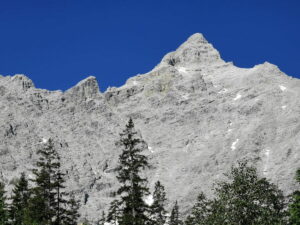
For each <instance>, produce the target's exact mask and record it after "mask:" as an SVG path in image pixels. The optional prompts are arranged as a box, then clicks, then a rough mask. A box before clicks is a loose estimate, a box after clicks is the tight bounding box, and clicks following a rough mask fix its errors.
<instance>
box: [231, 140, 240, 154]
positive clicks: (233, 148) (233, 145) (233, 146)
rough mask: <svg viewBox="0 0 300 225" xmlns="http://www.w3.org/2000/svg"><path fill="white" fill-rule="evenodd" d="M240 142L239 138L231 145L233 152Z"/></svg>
mask: <svg viewBox="0 0 300 225" xmlns="http://www.w3.org/2000/svg"><path fill="white" fill-rule="evenodd" d="M238 142H239V139H238V138H237V139H236V140H235V141H234V142H232V144H231V150H232V151H234V150H235V149H236V144H237V143H238Z"/></svg>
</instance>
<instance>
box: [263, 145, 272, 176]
mask: <svg viewBox="0 0 300 225" xmlns="http://www.w3.org/2000/svg"><path fill="white" fill-rule="evenodd" d="M269 159H270V149H269V148H266V149H264V159H263V162H264V168H263V174H264V175H266V174H267V172H268V168H269Z"/></svg>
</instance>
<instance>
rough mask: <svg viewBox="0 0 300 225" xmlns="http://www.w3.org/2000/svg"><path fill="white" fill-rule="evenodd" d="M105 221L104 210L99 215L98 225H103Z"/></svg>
mask: <svg viewBox="0 0 300 225" xmlns="http://www.w3.org/2000/svg"><path fill="white" fill-rule="evenodd" d="M105 222H106V218H105V212H104V211H102V215H101V218H100V220H99V222H98V225H104V224H105Z"/></svg>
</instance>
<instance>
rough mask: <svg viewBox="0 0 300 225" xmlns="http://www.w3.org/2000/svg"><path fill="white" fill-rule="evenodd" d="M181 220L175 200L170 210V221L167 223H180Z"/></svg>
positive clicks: (176, 224)
mask: <svg viewBox="0 0 300 225" xmlns="http://www.w3.org/2000/svg"><path fill="white" fill-rule="evenodd" d="M181 224H182V221H181V219H180V216H179V207H178V203H177V201H176V202H175V205H174V207H173V209H172V211H171V216H170V222H169V225H181Z"/></svg>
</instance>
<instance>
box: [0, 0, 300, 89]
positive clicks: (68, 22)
mask: <svg viewBox="0 0 300 225" xmlns="http://www.w3.org/2000/svg"><path fill="white" fill-rule="evenodd" d="M299 4H300V3H299V1H294V0H291V1H279V0H276V1H243V2H240V1H217V0H213V1H189V2H188V4H187V3H186V2H183V1H168V0H167V1H163V2H161V1H151V2H139V1H133V0H129V1H126V2H125V1H94V0H92V1H89V2H82V1H68V0H63V1H42V2H41V1H35V0H29V1H20V0H15V1H6V0H4V1H1V2H0V12H1V13H0V29H1V32H2V35H1V37H0V49H1V54H0V74H1V75H13V74H26V75H27V76H28V77H30V78H31V79H32V80H33V82H34V83H35V85H36V87H38V88H44V89H49V90H57V89H61V90H67V89H68V88H70V87H72V86H73V85H75V84H76V83H78V82H79V81H80V80H83V79H84V78H86V77H87V76H89V75H93V76H95V77H96V78H97V80H98V82H99V86H100V89H101V91H105V90H106V88H107V87H108V86H116V87H119V86H121V85H123V84H125V81H126V80H127V79H128V78H129V77H132V76H134V75H136V74H139V73H146V72H148V71H149V70H151V69H152V67H153V65H156V64H157V63H159V60H160V58H161V57H162V56H163V55H164V54H165V53H166V52H170V51H173V50H174V49H175V48H176V47H177V46H178V45H179V44H181V43H182V42H183V41H184V40H186V39H187V37H189V36H190V35H192V34H193V33H197V32H201V33H203V34H204V35H205V37H206V38H207V39H208V40H210V42H211V43H212V44H213V45H214V46H215V47H216V49H218V50H219V51H220V52H221V53H222V58H223V59H224V60H225V61H226V62H230V61H233V63H234V64H235V65H236V66H238V67H242V68H252V67H253V66H254V65H257V64H262V63H264V62H265V61H268V62H270V63H271V64H275V65H277V66H278V67H279V68H280V69H281V70H282V71H283V72H285V73H286V74H288V75H290V76H293V77H298V78H299V76H300V74H299V67H298V62H299V55H298V49H300V46H299V45H300V43H299V42H298V40H299V38H300V32H299V29H297V28H298V23H299V21H300V18H299V17H300V15H299V13H298V11H299Z"/></svg>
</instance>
